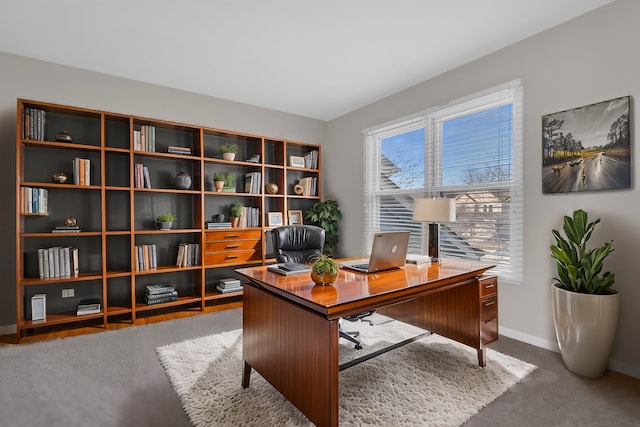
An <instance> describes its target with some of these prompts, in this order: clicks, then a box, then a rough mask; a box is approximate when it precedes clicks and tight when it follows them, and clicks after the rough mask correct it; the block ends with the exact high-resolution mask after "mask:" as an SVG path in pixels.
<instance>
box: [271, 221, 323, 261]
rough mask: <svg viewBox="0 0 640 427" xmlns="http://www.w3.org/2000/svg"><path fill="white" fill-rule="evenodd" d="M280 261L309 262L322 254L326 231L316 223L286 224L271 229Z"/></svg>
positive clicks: (275, 250) (275, 252) (275, 253)
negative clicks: (313, 257)
mask: <svg viewBox="0 0 640 427" xmlns="http://www.w3.org/2000/svg"><path fill="white" fill-rule="evenodd" d="M271 233H272V237H273V246H274V247H273V249H274V255H275V257H276V259H277V260H278V262H296V263H305V262H309V261H310V258H311V257H312V256H314V255H320V254H322V248H323V247H324V237H325V232H324V229H323V228H321V227H316V226H315V225H285V226H282V227H277V228H274V229H273V230H271Z"/></svg>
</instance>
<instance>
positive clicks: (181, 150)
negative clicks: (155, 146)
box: [167, 145, 191, 156]
mask: <svg viewBox="0 0 640 427" xmlns="http://www.w3.org/2000/svg"><path fill="white" fill-rule="evenodd" d="M167 153H171V154H183V155H185V156H188V155H190V154H191V148H189V147H179V146H177V145H170V146H168V147H167Z"/></svg>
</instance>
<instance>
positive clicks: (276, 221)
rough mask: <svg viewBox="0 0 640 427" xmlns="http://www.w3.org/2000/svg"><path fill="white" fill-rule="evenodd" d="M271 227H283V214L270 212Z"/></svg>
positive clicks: (268, 216)
mask: <svg viewBox="0 0 640 427" xmlns="http://www.w3.org/2000/svg"><path fill="white" fill-rule="evenodd" d="M267 223H268V224H269V227H275V226H279V225H282V212H269V213H268V215H267Z"/></svg>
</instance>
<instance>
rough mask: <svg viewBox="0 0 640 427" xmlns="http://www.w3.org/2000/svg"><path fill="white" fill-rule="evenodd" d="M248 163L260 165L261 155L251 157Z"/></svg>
mask: <svg viewBox="0 0 640 427" xmlns="http://www.w3.org/2000/svg"><path fill="white" fill-rule="evenodd" d="M247 162H250V163H260V154H256V155H254V156H251V157H249V158H248V159H247Z"/></svg>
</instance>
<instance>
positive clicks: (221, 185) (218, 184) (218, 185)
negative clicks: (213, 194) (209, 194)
mask: <svg viewBox="0 0 640 427" xmlns="http://www.w3.org/2000/svg"><path fill="white" fill-rule="evenodd" d="M213 185H214V186H215V187H216V191H217V192H221V191H222V189H223V188H224V181H213Z"/></svg>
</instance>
